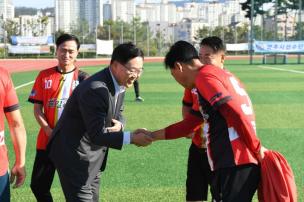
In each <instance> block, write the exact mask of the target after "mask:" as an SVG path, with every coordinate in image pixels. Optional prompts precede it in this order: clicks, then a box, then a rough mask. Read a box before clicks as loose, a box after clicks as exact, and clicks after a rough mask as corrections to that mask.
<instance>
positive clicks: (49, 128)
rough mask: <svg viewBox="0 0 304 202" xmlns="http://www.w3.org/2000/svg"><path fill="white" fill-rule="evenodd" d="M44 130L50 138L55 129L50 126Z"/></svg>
mask: <svg viewBox="0 0 304 202" xmlns="http://www.w3.org/2000/svg"><path fill="white" fill-rule="evenodd" d="M43 130H44V132H45V134H46V135H47V136H48V137H50V136H51V134H52V132H53V129H52V128H51V127H49V126H46V127H44V128H43Z"/></svg>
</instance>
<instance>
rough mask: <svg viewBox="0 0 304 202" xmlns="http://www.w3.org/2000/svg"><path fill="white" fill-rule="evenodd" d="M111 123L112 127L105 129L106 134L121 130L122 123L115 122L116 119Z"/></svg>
mask: <svg viewBox="0 0 304 202" xmlns="http://www.w3.org/2000/svg"><path fill="white" fill-rule="evenodd" d="M112 123H113V124H114V125H113V126H112V127H108V128H106V129H107V131H108V132H119V131H121V129H122V123H121V122H120V121H117V120H116V119H112Z"/></svg>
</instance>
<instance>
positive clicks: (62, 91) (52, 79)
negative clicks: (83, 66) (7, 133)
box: [28, 67, 79, 150]
mask: <svg viewBox="0 0 304 202" xmlns="http://www.w3.org/2000/svg"><path fill="white" fill-rule="evenodd" d="M78 72H79V71H78V68H76V69H74V70H73V71H70V72H67V73H62V72H60V71H59V70H58V68H57V67H52V68H49V69H46V70H43V71H41V72H40V73H39V75H38V76H37V78H36V81H35V84H34V86H33V89H32V91H31V94H30V96H29V99H28V100H29V102H32V103H38V104H42V105H43V112H44V115H45V117H46V119H47V122H48V124H49V126H50V127H51V128H54V126H55V124H56V123H57V121H58V119H59V117H60V115H61V113H62V111H63V109H64V106H65V104H66V102H67V100H68V98H69V97H70V95H71V93H72V91H73V90H74V88H75V87H76V86H77V85H78V84H79V78H78ZM48 139H49V138H48V136H47V135H46V134H45V132H44V130H43V129H42V128H40V131H39V134H38V139H37V145H36V147H37V149H42V150H45V149H46V146H47V143H48Z"/></svg>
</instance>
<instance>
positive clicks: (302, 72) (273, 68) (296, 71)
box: [258, 65, 304, 74]
mask: <svg viewBox="0 0 304 202" xmlns="http://www.w3.org/2000/svg"><path fill="white" fill-rule="evenodd" d="M258 68H263V69H272V70H277V71H283V72H292V73H297V74H304V71H298V70H292V69H290V70H289V69H281V68H277V67H269V66H261V65H259V66H258Z"/></svg>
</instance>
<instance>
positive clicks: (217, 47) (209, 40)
mask: <svg viewBox="0 0 304 202" xmlns="http://www.w3.org/2000/svg"><path fill="white" fill-rule="evenodd" d="M200 46H201V47H202V46H208V47H210V48H211V49H212V50H213V51H214V52H215V53H217V52H219V51H224V52H225V50H226V48H225V45H224V43H223V40H222V39H220V38H219V37H217V36H210V37H206V38H203V39H202V41H201V43H200Z"/></svg>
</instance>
